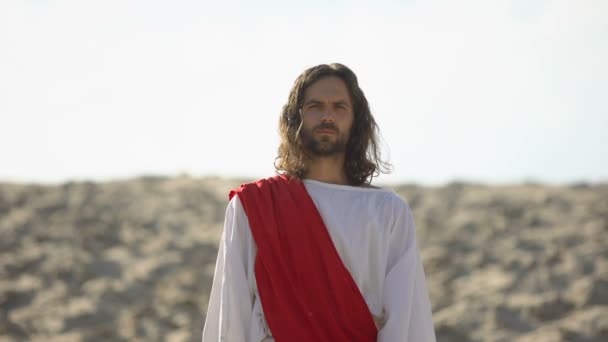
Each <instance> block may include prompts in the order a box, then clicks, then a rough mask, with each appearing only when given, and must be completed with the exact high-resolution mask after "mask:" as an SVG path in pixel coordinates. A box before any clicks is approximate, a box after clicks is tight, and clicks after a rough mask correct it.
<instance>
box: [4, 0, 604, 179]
mask: <svg viewBox="0 0 608 342" xmlns="http://www.w3.org/2000/svg"><path fill="white" fill-rule="evenodd" d="M326 3H329V2H326V1H305V2H304V1H299V2H297V5H295V6H294V5H290V4H288V2H287V1H254V2H252V1H214V2H206V1H200V0H196V1H195V0H192V1H150V0H145V1H143V0H142V1H127V0H118V1H83V0H76V1H44V0H39V1H22V0H14V1H13V0H8V1H7V0H3V1H1V2H0V181H36V182H60V181H65V180H82V179H93V180H106V179H112V178H125V177H133V176H138V175H143V174H155V175H169V176H172V175H177V174H179V173H182V172H184V173H189V174H190V175H193V176H202V175H222V176H241V177H267V176H271V175H273V172H274V168H273V161H274V157H275V153H276V148H277V146H278V134H277V122H278V117H279V113H280V109H281V107H282V106H283V104H284V103H285V102H286V101H287V95H288V93H289V90H290V88H291V86H292V84H293V81H294V80H295V78H296V77H297V76H298V75H299V74H300V73H301V72H302V71H304V70H305V69H306V68H308V67H311V66H313V65H316V64H319V63H331V62H340V63H343V64H346V65H347V66H349V67H350V68H351V69H353V70H354V71H355V73H356V74H357V75H358V78H359V83H360V85H361V87H362V89H363V91H364V92H365V94H366V96H367V98H368V101H369V102H370V105H371V109H372V112H373V113H374V116H375V118H376V120H377V122H378V123H379V126H380V129H381V132H382V135H383V137H384V143H385V146H386V147H387V149H388V150H389V152H390V153H389V154H388V155H387V156H388V157H389V158H390V161H391V162H392V164H393V165H394V172H393V174H391V175H389V176H384V175H383V176H380V177H379V180H378V181H379V182H381V183H382V182H387V183H394V182H406V181H408V182H411V181H413V182H419V183H424V184H439V183H444V182H449V181H451V180H472V181H482V182H492V183H495V182H499V183H504V182H519V181H525V180H536V181H544V182H573V181H580V180H586V181H600V180H608V153H607V152H606V151H607V150H608V133H607V132H608V63H607V62H606V61H608V1H604V0H597V1H584V0H581V1H574V0H567V1H565V0H554V1H526V0H521V1H490V0H479V1H373V5H370V4H371V3H372V2H370V4H367V3H365V2H361V1H333V2H331V4H326ZM219 4H221V5H219ZM387 149H385V151H386V150H387ZM385 155H386V154H385Z"/></svg>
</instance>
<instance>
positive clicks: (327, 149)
mask: <svg viewBox="0 0 608 342" xmlns="http://www.w3.org/2000/svg"><path fill="white" fill-rule="evenodd" d="M317 129H333V130H334V131H335V132H336V134H335V135H325V134H322V135H315V134H314V133H315V130H317ZM347 142H348V138H347V137H346V136H345V135H344V134H342V133H341V132H340V131H339V130H338V128H337V127H335V126H328V125H319V126H317V127H315V128H313V129H311V130H306V129H304V130H302V143H303V145H304V148H305V149H306V150H307V151H308V152H310V153H311V154H312V155H313V156H315V157H330V156H334V155H336V154H340V153H344V152H345V151H346V144H347Z"/></svg>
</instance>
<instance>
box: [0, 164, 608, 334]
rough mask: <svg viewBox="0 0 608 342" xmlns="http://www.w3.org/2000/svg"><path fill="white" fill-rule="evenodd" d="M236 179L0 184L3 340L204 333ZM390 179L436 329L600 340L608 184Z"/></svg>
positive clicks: (607, 317) (606, 323) (607, 258)
mask: <svg viewBox="0 0 608 342" xmlns="http://www.w3.org/2000/svg"><path fill="white" fill-rule="evenodd" d="M244 181H245V180H226V179H220V178H190V177H187V176H184V177H177V178H162V177H141V178H137V179H131V180H124V181H115V182H106V183H92V182H79V183H66V184H62V185H57V186H41V185H35V184H7V183H4V184H0V341H26V340H27V341H82V340H95V341H97V340H103V341H114V340H132V341H161V340H162V341H196V340H199V339H200V334H201V331H202V324H203V320H204V314H205V311H206V309H207V300H208V295H209V291H210V284H211V279H212V273H213V268H214V264H215V258H216V253H217V244H218V241H219V238H220V235H221V229H222V228H221V225H222V221H223V218H224V211H225V207H226V204H227V194H228V190H229V189H231V188H233V187H235V186H238V185H239V184H240V183H242V182H244ZM394 189H395V190H396V191H397V192H398V193H399V194H400V195H402V196H403V197H404V198H405V199H406V200H407V201H408V202H409V204H410V206H411V207H412V209H413V211H414V218H415V221H416V224H417V232H418V242H419V246H420V250H421V253H422V256H423V261H424V266H425V271H426V273H427V278H428V279H427V281H428V286H429V290H430V294H431V302H432V304H433V315H434V321H435V328H436V332H437V337H438V340H439V341H608V185H585V184H578V185H571V186H560V187H557V186H543V185H538V184H528V185H517V186H501V187H489V186H483V185H475V184H460V183H454V184H450V185H448V186H444V187H419V186H414V185H403V186H396V187H394Z"/></svg>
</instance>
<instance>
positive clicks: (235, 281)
mask: <svg viewBox="0 0 608 342" xmlns="http://www.w3.org/2000/svg"><path fill="white" fill-rule="evenodd" d="M250 234H251V232H250V231H249V225H248V223H247V216H246V215H245V212H244V210H243V207H242V205H241V204H240V201H239V200H238V196H234V197H233V198H232V200H231V201H230V203H229V204H228V207H227V209H226V217H225V221H224V231H223V233H222V238H221V242H220V246H219V251H218V255H217V261H216V265H215V272H214V275H213V285H212V287H211V295H210V297H209V306H208V309H207V316H206V319H205V326H204V328H203V338H202V341H203V342H219V341H247V340H249V338H248V334H249V327H250V323H251V315H252V311H253V298H254V290H253V284H252V282H251V279H252V277H251V276H250V274H249V273H250V271H249V270H251V269H252V267H251V266H252V265H253V260H250V259H251V256H252V255H253V253H254V252H255V251H253V250H252V243H251V241H252V239H251V236H250Z"/></svg>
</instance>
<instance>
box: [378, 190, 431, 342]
mask: <svg viewBox="0 0 608 342" xmlns="http://www.w3.org/2000/svg"><path fill="white" fill-rule="evenodd" d="M394 217H395V220H394V224H393V227H392V231H391V241H390V244H389V254H388V265H387V272H386V278H385V281H384V292H383V302H384V310H385V311H386V323H385V324H384V326H383V327H382V329H381V330H380V331H379V332H378V342H397V341H412V342H414V341H415V342H434V341H435V340H436V339H435V330H434V326H433V317H432V311H431V303H430V300H429V294H428V289H427V286H426V278H425V274H424V269H423V266H422V260H421V259H420V253H419V251H418V245H417V243H416V227H415V225H414V219H413V216H412V212H411V210H410V208H409V206H408V205H407V203H406V202H404V201H398V205H396V208H395V209H394Z"/></svg>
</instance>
